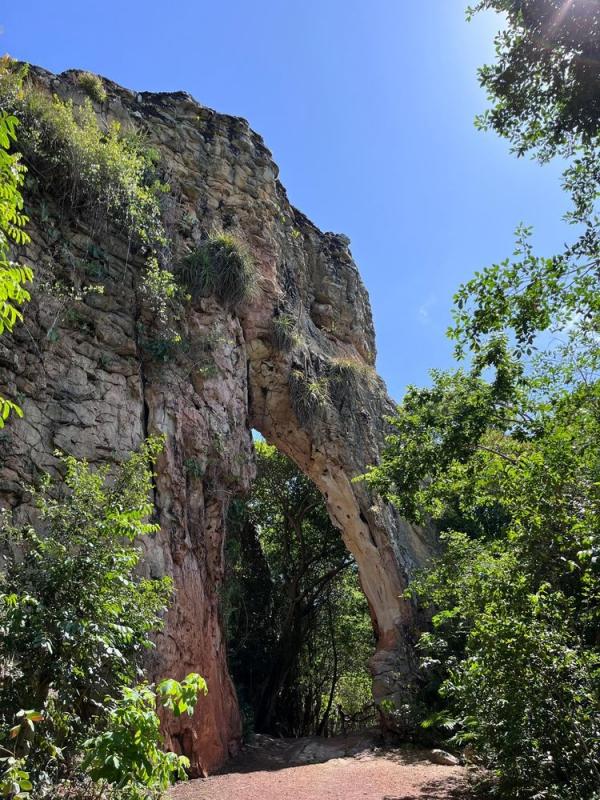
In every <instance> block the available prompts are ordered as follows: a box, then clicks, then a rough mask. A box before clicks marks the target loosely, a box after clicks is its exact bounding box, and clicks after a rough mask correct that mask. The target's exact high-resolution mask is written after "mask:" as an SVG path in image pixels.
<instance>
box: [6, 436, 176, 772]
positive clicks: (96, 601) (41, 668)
mask: <svg viewBox="0 0 600 800" xmlns="http://www.w3.org/2000/svg"><path fill="white" fill-rule="evenodd" d="M161 447H162V442H161V440H160V439H150V440H148V442H147V443H146V444H145V445H143V446H142V448H141V449H140V450H139V451H138V452H137V453H134V454H133V455H131V456H130V458H129V460H128V461H126V462H125V463H124V464H122V465H121V466H120V468H119V469H118V470H117V471H116V473H115V474H114V475H113V476H112V478H110V477H109V471H108V468H107V467H103V468H99V469H97V470H96V471H92V469H91V468H90V467H89V465H88V464H87V463H86V462H85V461H77V460H76V459H75V458H73V457H71V456H64V457H62V463H63V466H64V468H65V469H66V476H65V488H64V491H63V492H62V493H61V492H57V487H56V486H55V485H53V484H52V483H51V481H50V479H49V478H47V479H45V480H44V481H43V483H42V486H41V488H40V489H39V490H36V491H35V492H34V497H35V498H36V499H37V503H38V507H39V512H40V516H41V522H40V527H42V526H43V535H41V534H40V533H38V531H36V530H35V529H34V528H33V527H32V526H25V527H20V528H17V527H15V526H13V525H12V524H11V523H10V521H9V519H8V515H4V516H3V517H2V518H0V537H1V544H2V546H3V552H4V554H5V555H4V563H3V565H2V572H1V573H0V629H1V631H2V637H1V638H0V662H1V663H2V664H3V665H4V667H5V669H4V674H3V680H2V683H1V685H0V727H1V728H2V729H3V730H6V729H8V728H9V727H10V726H11V725H12V724H13V715H14V712H15V709H19V708H23V709H35V710H36V711H39V712H41V713H43V714H44V717H45V721H44V724H43V726H40V734H39V735H37V736H36V748H35V751H34V750H32V752H31V756H30V761H31V764H30V772H31V773H32V775H33V776H34V777H35V779H37V780H38V781H42V780H49V779H50V777H49V776H54V777H56V775H57V774H59V773H60V772H61V771H64V770H65V769H67V767H68V765H69V763H70V761H72V759H73V757H74V755H76V753H77V750H78V746H79V745H78V743H79V742H80V741H81V737H82V735H83V732H84V731H86V732H88V731H89V730H90V728H93V726H94V725H95V724H96V722H95V720H99V719H101V718H102V714H103V713H104V705H103V702H104V698H105V696H106V695H107V694H109V695H114V694H115V693H116V691H117V690H118V689H119V687H120V686H121V685H123V684H131V683H132V682H133V681H134V680H136V679H137V678H138V676H139V670H140V668H141V665H142V663H143V661H144V656H145V652H146V650H147V649H148V648H150V647H152V643H151V640H150V635H151V634H152V632H153V631H155V630H157V629H159V628H160V626H161V619H160V615H161V614H162V612H163V610H164V608H165V607H166V603H167V601H168V598H169V597H170V595H171V591H172V586H171V582H170V580H169V579H167V578H162V579H146V578H142V577H140V576H139V575H138V574H137V571H136V567H137V565H138V563H139V561H140V557H141V551H140V549H139V548H138V547H137V546H136V540H137V539H138V538H139V537H140V536H142V535H149V534H152V533H155V532H157V530H158V526H157V525H155V524H153V523H150V522H147V521H145V520H146V519H147V517H148V516H149V515H150V514H151V513H152V511H153V506H152V504H151V503H150V502H149V500H148V497H149V495H150V490H151V488H152V464H153V463H154V461H155V459H156V458H157V456H158V453H159V452H160V449H161ZM15 550H16V551H15ZM88 735H89V734H88ZM61 752H62V757H61V760H57V754H58V753H61Z"/></svg>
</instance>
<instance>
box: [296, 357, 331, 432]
mask: <svg viewBox="0 0 600 800" xmlns="http://www.w3.org/2000/svg"><path fill="white" fill-rule="evenodd" d="M289 386H290V399H291V402H292V408H293V409H294V413H295V415H296V417H297V418H298V421H299V422H300V424H301V425H304V426H306V425H308V424H309V423H311V422H313V421H314V420H316V419H319V418H321V417H322V416H323V414H324V413H325V411H326V410H327V408H328V407H329V405H330V404H331V400H330V397H329V388H328V381H327V378H315V379H310V378H309V377H308V376H307V375H306V374H305V373H304V372H303V371H302V370H299V369H293V370H292V371H291V373H290V379H289Z"/></svg>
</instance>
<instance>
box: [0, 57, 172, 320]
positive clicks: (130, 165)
mask: <svg viewBox="0 0 600 800" xmlns="http://www.w3.org/2000/svg"><path fill="white" fill-rule="evenodd" d="M19 76H21V77H20V80H21V83H22V88H21V89H20V90H18V91H17V90H16V88H15V87H16V84H17V80H18V79H19ZM23 76H24V72H23V70H22V69H20V70H18V69H17V67H16V66H15V64H14V63H13V62H11V61H10V60H8V61H4V62H3V64H2V66H1V68H0V93H1V94H2V95H3V96H4V97H6V98H8V100H7V101H6V102H7V104H8V110H9V111H10V113H11V114H13V115H14V116H15V117H16V118H18V119H19V121H20V124H21V131H22V134H21V136H20V140H19V145H20V148H21V151H22V154H23V161H24V163H25V164H26V165H30V166H31V167H32V168H33V170H32V172H33V174H35V175H43V176H44V185H45V186H46V187H48V188H49V189H51V190H52V193H53V195H54V199H55V202H56V204H57V206H58V208H59V209H60V212H61V215H63V216H64V215H66V214H68V213H71V214H75V215H78V216H82V217H84V218H85V220H86V222H87V224H88V225H89V227H90V240H91V241H92V242H93V240H94V237H95V236H96V234H98V233H99V232H100V231H102V229H103V228H107V227H108V226H109V225H113V226H114V227H116V229H117V230H119V231H120V232H121V233H122V234H123V235H126V236H127V237H128V239H129V245H130V247H133V248H137V249H138V250H139V251H140V252H141V253H142V254H143V255H144V256H146V268H145V270H144V272H143V274H142V279H141V281H140V287H141V300H142V302H143V303H144V304H145V305H146V306H147V307H148V308H149V309H150V311H151V312H152V313H153V314H154V316H155V318H156V320H157V322H158V324H160V325H161V326H162V327H163V328H164V329H170V328H171V316H172V315H171V313H170V312H171V308H170V306H171V304H172V301H173V298H174V297H175V294H176V289H177V286H176V284H175V282H174V280H173V276H172V274H171V272H170V271H169V270H168V269H167V268H166V267H165V262H166V256H167V251H168V240H167V236H166V233H165V229H164V226H163V223H162V209H161V198H162V196H163V195H164V194H165V193H166V192H168V191H169V187H168V185H167V184H165V183H163V182H162V181H161V180H160V178H159V172H158V166H157V165H158V161H159V154H158V152H157V151H156V150H155V149H154V148H152V147H149V146H148V145H147V142H146V140H145V137H144V135H143V134H142V133H140V132H138V131H124V130H123V129H122V128H121V125H120V123H119V122H117V121H113V122H111V123H110V124H109V125H108V127H103V125H102V124H101V123H100V122H99V121H98V118H97V117H96V115H95V112H94V108H93V105H92V103H91V101H90V99H89V98H85V100H84V102H83V104H81V105H79V106H77V105H74V103H73V101H72V100H62V99H61V98H59V97H57V96H50V94H49V93H48V92H47V91H46V90H45V89H43V88H40V86H39V85H36V84H35V83H33V82H32V81H25V82H23ZM79 82H80V83H81V84H82V85H83V86H84V88H86V91H88V93H90V94H91V95H92V96H93V97H94V99H96V100H99V98H100V97H103V95H102V94H101V92H104V87H103V86H102V83H101V81H100V79H99V78H98V77H97V76H95V75H91V74H90V73H83V74H82V75H80V76H79ZM104 97H105V92H104ZM171 333H172V334H173V335H174V333H173V331H171Z"/></svg>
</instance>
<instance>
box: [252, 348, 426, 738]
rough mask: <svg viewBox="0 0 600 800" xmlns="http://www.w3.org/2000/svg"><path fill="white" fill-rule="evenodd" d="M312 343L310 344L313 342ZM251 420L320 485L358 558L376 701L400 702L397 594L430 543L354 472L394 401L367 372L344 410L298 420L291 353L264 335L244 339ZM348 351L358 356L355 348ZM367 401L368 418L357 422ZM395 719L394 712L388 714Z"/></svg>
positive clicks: (404, 630) (403, 695)
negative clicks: (373, 645) (369, 622)
mask: <svg viewBox="0 0 600 800" xmlns="http://www.w3.org/2000/svg"><path fill="white" fill-rule="evenodd" d="M313 344H314V343H313ZM247 351H248V355H249V370H248V377H249V391H250V401H249V416H250V424H251V425H252V427H253V428H255V429H256V430H258V431H259V432H260V433H261V434H262V435H263V436H264V437H265V439H266V440H267V441H268V442H269V443H270V444H273V445H275V446H276V447H277V448H278V449H279V450H281V452H283V453H284V454H285V455H287V456H288V457H289V458H291V459H292V460H293V461H294V462H295V463H296V465H297V466H298V467H299V469H300V470H301V471H302V472H304V474H305V475H307V477H309V478H310V479H311V480H312V481H313V482H314V484H315V485H316V486H317V488H318V489H319V490H320V491H321V493H322V495H323V497H324V499H325V503H326V506H327V509H328V512H329V515H330V518H331V520H332V522H333V524H334V525H335V526H336V527H337V528H338V529H339V530H340V532H341V535H342V537H343V540H344V542H345V544H346V546H347V547H348V550H349V551H350V552H351V553H352V555H353V556H354V559H355V560H356V563H357V566H358V569H359V575H360V581H361V585H362V588H363V591H364V593H365V595H366V597H367V600H368V602H369V607H370V610H371V615H372V619H373V623H374V628H375V632H376V636H377V649H376V652H375V654H374V656H373V658H372V659H371V663H370V667H371V672H372V675H373V679H374V682H373V692H374V698H375V700H376V701H377V702H381V701H382V700H384V699H389V700H391V701H392V702H393V704H394V706H395V707H401V705H402V704H403V702H405V701H406V699H407V695H409V694H410V690H411V685H412V683H413V681H414V677H415V660H414V657H413V645H414V642H415V640H416V636H417V634H418V630H417V626H418V622H417V617H418V612H417V609H416V608H415V607H414V605H413V604H412V603H411V602H410V601H409V600H407V599H405V598H404V597H403V593H404V590H405V589H406V586H407V583H408V579H409V577H410V575H411V573H412V572H413V571H414V569H415V568H416V567H418V566H420V565H422V564H423V563H424V561H425V560H426V559H427V557H428V555H429V554H430V552H431V549H432V548H433V547H434V542H433V541H432V540H431V538H430V535H429V534H428V533H427V532H424V531H422V530H419V529H416V528H414V527H413V526H410V525H408V524H407V523H406V522H405V521H404V520H402V519H401V518H400V517H399V516H398V514H397V513H396V512H395V511H394V509H393V508H391V507H390V506H389V505H388V504H386V503H384V502H383V501H382V500H381V498H377V497H374V496H373V494H372V492H370V490H369V489H368V487H367V486H366V484H365V483H364V482H363V481H359V482H356V481H354V480H353V479H354V478H355V477H357V476H359V475H361V474H362V473H364V471H365V469H366V468H367V466H368V465H369V464H371V463H375V462H376V461H377V453H378V450H379V447H380V445H381V443H382V441H383V436H384V431H385V423H384V414H389V413H390V412H391V411H392V405H391V403H390V401H389V399H388V398H387V396H386V395H385V394H384V392H383V391H382V390H383V386H382V384H381V382H380V381H379V380H378V379H377V378H376V376H375V375H374V374H373V376H372V378H371V379H370V380H368V381H367V385H364V386H363V387H362V388H361V390H360V391H359V392H357V394H356V396H355V397H354V402H355V403H356V404H359V403H360V404H361V406H360V407H354V408H352V406H351V402H350V398H346V399H345V400H346V402H345V404H344V408H343V411H342V412H340V410H339V409H338V408H336V406H335V405H334V403H329V404H328V405H327V406H326V407H325V408H324V409H323V410H322V411H321V412H320V413H318V414H317V415H316V416H315V418H314V419H313V420H311V421H309V422H308V423H307V422H306V421H304V422H303V423H301V422H300V421H299V420H298V418H297V416H296V414H295V412H294V409H293V403H292V400H291V397H290V377H291V374H292V370H293V369H294V366H293V364H294V356H293V355H292V356H290V355H285V354H281V353H278V352H277V351H276V349H275V350H274V349H273V348H270V347H268V346H265V342H264V340H257V341H255V342H248V343H247ZM353 357H354V358H356V359H357V360H358V359H359V358H360V356H359V355H358V353H356V352H355V353H354V354H353ZM362 404H364V406H365V407H367V408H368V409H369V411H370V412H371V414H370V419H369V421H368V423H367V424H364V425H361V424H360V423H358V424H357V423H356V418H357V417H358V418H361V417H362V416H363V414H364V407H363V406H362ZM388 722H389V723H390V724H393V719H388Z"/></svg>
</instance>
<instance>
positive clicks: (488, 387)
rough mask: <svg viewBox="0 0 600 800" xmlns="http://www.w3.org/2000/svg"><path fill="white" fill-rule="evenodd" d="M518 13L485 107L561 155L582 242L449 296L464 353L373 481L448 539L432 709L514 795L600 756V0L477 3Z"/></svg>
mask: <svg viewBox="0 0 600 800" xmlns="http://www.w3.org/2000/svg"><path fill="white" fill-rule="evenodd" d="M481 9H495V10H496V11H502V12H505V13H506V18H507V25H506V28H505V29H504V30H503V31H502V32H501V33H500V34H499V36H498V38H497V42H496V45H497V50H496V52H497V61H496V63H495V64H493V65H491V66H486V67H484V68H482V70H481V72H480V79H481V82H482V85H483V86H484V87H485V88H486V89H487V90H488V93H489V96H490V99H491V101H492V103H493V106H492V108H491V109H490V111H489V112H487V113H486V114H485V115H483V117H482V118H480V120H479V124H480V125H481V126H482V127H488V128H491V129H493V130H495V131H497V132H498V133H499V134H500V135H501V136H503V137H505V138H507V139H508V140H509V141H510V142H511V144H512V147H513V148H514V150H515V152H516V153H517V154H518V155H523V154H525V153H529V154H531V155H533V156H535V157H536V158H538V159H540V160H542V161H544V160H547V159H549V158H551V157H554V156H557V155H558V156H561V157H563V158H565V159H566V160H567V166H566V170H565V174H564V188H565V190H566V191H567V192H568V193H569V194H570V196H571V198H572V201H573V207H572V210H571V212H569V214H568V215H567V220H568V221H569V222H571V223H573V224H574V232H575V241H574V243H573V244H571V245H569V246H567V247H566V248H565V250H564V251H563V252H562V253H559V254H558V255H556V256H552V257H540V256H537V255H536V254H535V253H534V252H533V248H532V246H531V241H530V236H529V234H530V231H529V230H528V229H526V228H521V229H519V231H518V236H517V248H516V255H515V257H514V258H513V259H506V260H505V261H503V262H502V263H500V264H495V265H492V266H490V267H487V268H486V269H484V270H482V271H481V272H479V273H477V274H476V275H475V277H474V278H473V279H472V280H470V281H468V282H467V283H466V284H465V285H464V286H462V287H461V288H460V289H459V291H458V293H457V295H456V297H455V308H454V316H455V323H454V325H453V327H452V329H451V330H450V332H449V333H450V336H451V337H452V338H454V340H455V341H456V353H457V356H458V357H459V358H463V359H464V360H465V362H466V363H465V364H464V366H463V368H462V369H458V370H456V371H454V372H449V373H440V372H437V373H433V375H432V379H433V380H432V386H431V387H429V388H425V389H417V388H414V387H411V388H409V390H408V392H407V395H406V397H405V399H404V401H403V403H402V404H401V405H400V407H399V409H398V412H397V414H396V415H395V416H394V418H393V419H392V420H391V425H392V434H391V435H390V437H389V438H388V441H387V446H386V448H385V451H384V453H383V457H382V459H381V462H380V463H379V464H378V465H377V466H375V467H374V468H373V469H372V470H371V471H370V473H369V475H368V476H367V480H368V481H369V482H370V483H371V485H372V486H373V487H374V488H376V489H378V490H379V491H380V492H381V493H382V494H383V495H384V496H386V497H388V498H389V499H391V500H392V501H394V502H395V503H397V505H398V506H399V508H400V509H401V510H402V512H403V513H404V514H406V515H407V516H408V517H409V518H411V519H413V520H418V521H423V520H424V519H433V521H434V522H435V524H436V525H437V526H438V528H439V529H440V530H441V531H442V535H443V538H444V540H445V543H446V550H445V553H444V554H443V555H442V557H441V558H440V559H439V560H438V561H437V562H436V563H435V564H434V565H433V567H432V568H431V569H430V570H428V571H427V572H425V573H423V574H422V575H421V576H419V577H418V578H417V580H416V581H415V582H414V583H413V584H412V586H411V587H410V591H411V592H413V593H415V594H416V595H417V596H418V598H420V600H421V602H423V603H425V604H428V605H430V606H431V608H432V613H433V630H432V632H431V633H428V634H426V635H425V636H424V637H423V638H422V640H421V647H422V650H423V686H424V696H425V697H426V698H427V699H428V701H429V702H430V707H431V709H432V710H433V711H434V713H432V714H431V715H430V716H429V718H428V719H427V720H426V721H425V724H426V725H428V726H431V725H440V726H442V727H448V728H450V729H452V730H453V731H454V736H455V738H454V741H458V742H463V743H464V742H470V743H471V745H472V747H473V749H474V753H475V757H476V758H477V759H479V761H480V762H481V763H482V764H483V765H485V766H486V767H488V768H489V770H490V775H491V777H492V779H493V780H492V787H491V789H492V790H493V793H494V794H495V795H497V796H501V797H504V798H519V799H521V798H523V799H525V798H528V799H532V798H552V799H553V800H559V798H561V800H566V799H568V800H575V799H576V798H577V799H578V800H590V799H591V798H596V797H598V796H599V792H600V773H599V771H598V766H597V765H598V761H599V759H600V751H599V741H600V711H599V691H600V649H599V646H598V643H599V641H600V617H599V611H598V609H599V602H598V601H599V599H600V573H599V569H598V564H599V560H598V556H599V555H600V527H599V522H598V520H599V519H600V513H599V512H600V507H599V506H600V493H599V487H600V453H599V449H598V442H599V441H600V382H599V378H600V369H599V368H600V348H599V344H598V343H599V338H598V333H599V327H600V326H599V311H600V292H599V290H598V286H599V282H598V278H599V277H600V273H599V268H600V267H599V265H600V257H599V256H600V251H599V248H598V218H597V199H598V167H597V164H598V136H597V135H598V109H599V106H598V102H597V101H598V98H599V97H600V95H599V91H598V90H599V86H598V67H599V62H598V59H597V55H594V53H595V52H596V51H597V48H598V37H597V36H596V35H595V34H593V35H590V31H595V30H596V26H597V24H598V23H599V22H600V19H599V12H598V8H597V4H593V3H586V2H579V1H578V0H574V2H569V3H562V2H561V3H558V2H555V1H554V0H523V1H522V2H521V1H519V2H509V1H508V0H506V2H504V1H503V0H498V2H495V1H494V0H489V2H488V1H484V2H481V3H478V4H477V6H476V9H475V10H481Z"/></svg>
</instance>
